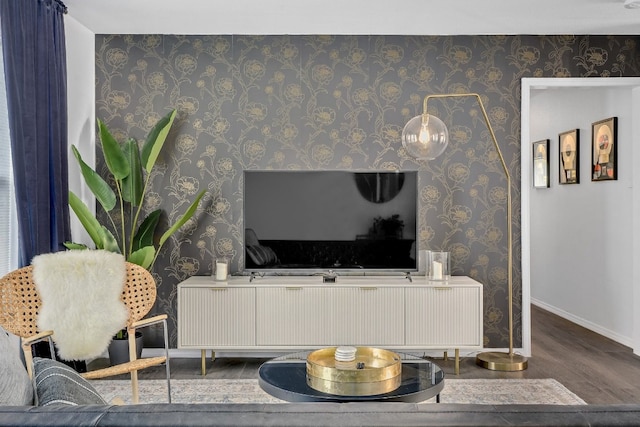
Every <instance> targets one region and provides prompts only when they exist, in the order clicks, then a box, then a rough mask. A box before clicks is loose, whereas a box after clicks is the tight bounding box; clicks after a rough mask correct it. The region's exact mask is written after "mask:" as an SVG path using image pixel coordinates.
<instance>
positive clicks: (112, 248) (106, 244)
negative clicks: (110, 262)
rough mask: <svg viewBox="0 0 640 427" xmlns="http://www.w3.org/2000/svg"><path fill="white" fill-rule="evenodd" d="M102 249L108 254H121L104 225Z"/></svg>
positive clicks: (113, 238)
mask: <svg viewBox="0 0 640 427" xmlns="http://www.w3.org/2000/svg"><path fill="white" fill-rule="evenodd" d="M102 248H103V249H104V250H106V251H109V252H115V253H118V254H121V253H122V251H121V250H120V246H118V241H117V240H116V238H115V237H114V236H113V234H111V232H110V231H109V230H108V229H107V227H105V226H104V225H103V226H102Z"/></svg>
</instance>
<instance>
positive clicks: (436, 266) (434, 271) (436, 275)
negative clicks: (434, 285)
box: [431, 261, 442, 280]
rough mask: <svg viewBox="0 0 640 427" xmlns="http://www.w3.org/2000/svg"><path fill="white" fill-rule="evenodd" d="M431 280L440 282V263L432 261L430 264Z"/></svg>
mask: <svg viewBox="0 0 640 427" xmlns="http://www.w3.org/2000/svg"><path fill="white" fill-rule="evenodd" d="M431 278H432V279H433V280H442V263H441V262H438V261H433V263H431Z"/></svg>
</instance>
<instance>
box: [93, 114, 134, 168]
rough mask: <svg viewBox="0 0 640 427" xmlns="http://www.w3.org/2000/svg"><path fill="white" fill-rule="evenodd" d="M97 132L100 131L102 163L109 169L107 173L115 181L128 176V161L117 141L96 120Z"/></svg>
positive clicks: (99, 121)
mask: <svg viewBox="0 0 640 427" xmlns="http://www.w3.org/2000/svg"><path fill="white" fill-rule="evenodd" d="M98 130H99V131H100V141H101V142H102V153H103V154H104V161H105V163H106V164H107V167H108V168H109V172H111V174H112V175H113V177H114V178H115V179H117V180H121V179H123V178H124V177H126V176H127V175H129V161H128V159H127V158H126V157H125V155H124V153H123V152H122V149H121V148H120V144H118V141H116V139H115V138H114V137H113V135H111V133H110V132H109V129H107V127H106V126H105V124H104V123H102V121H101V120H100V119H98Z"/></svg>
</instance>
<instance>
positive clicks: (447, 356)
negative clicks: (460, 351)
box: [442, 351, 449, 362]
mask: <svg viewBox="0 0 640 427" xmlns="http://www.w3.org/2000/svg"><path fill="white" fill-rule="evenodd" d="M442 360H444V361H445V362H446V361H447V360H449V355H448V354H447V352H446V351H445V352H444V356H443V357H442Z"/></svg>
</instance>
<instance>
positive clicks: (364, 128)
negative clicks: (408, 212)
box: [96, 35, 640, 347]
mask: <svg viewBox="0 0 640 427" xmlns="http://www.w3.org/2000/svg"><path fill="white" fill-rule="evenodd" d="M639 42H640V37H639V36H331V35H317V36H316V35H310V36H287V35H282V36H181V35H97V36H96V110H97V115H98V117H99V118H100V119H102V120H103V121H104V122H105V123H106V124H107V126H108V127H109V128H110V129H111V130H112V131H113V132H114V134H115V135H116V137H117V138H118V139H119V140H121V141H123V140H124V139H125V137H128V136H132V137H135V138H137V139H138V140H139V141H143V140H144V137H145V135H146V134H147V132H148V131H149V130H150V129H151V127H152V126H153V125H154V124H155V122H156V121H157V120H158V119H159V118H160V117H161V116H163V115H164V114H165V113H166V112H167V111H168V110H170V109H172V108H177V109H178V110H179V116H178V118H177V119H176V123H175V124H174V127H173V131H172V133H171V135H170V138H169V141H168V143H167V144H166V145H165V148H164V151H163V153H162V154H161V159H160V160H159V164H158V165H157V167H156V170H155V171H154V176H153V180H152V182H153V189H152V191H151V193H150V196H151V197H149V200H148V201H147V206H146V207H145V209H146V210H147V211H151V210H153V209H155V208H157V207H162V208H163V209H164V212H165V213H166V218H165V221H166V220H167V219H171V220H173V219H175V218H177V217H178V216H179V215H181V214H182V212H184V210H185V209H186V207H187V206H188V204H189V203H190V201H191V200H193V198H194V196H195V195H196V193H197V192H198V191H199V190H201V189H206V190H207V192H208V194H207V196H206V199H205V200H204V201H203V203H202V204H201V207H200V209H199V210H198V212H197V214H196V215H195V216H194V218H193V219H192V220H191V221H190V222H189V223H188V224H187V225H186V226H185V227H184V228H183V230H182V232H181V233H177V234H175V235H174V236H173V238H172V240H171V241H170V242H168V244H165V246H164V248H163V251H162V254H161V256H160V258H159V259H158V262H157V263H156V265H155V268H154V275H155V277H156V279H157V281H158V289H159V292H158V302H157V306H156V309H157V310H158V311H160V312H167V313H169V315H170V332H171V343H172V346H175V345H176V342H177V341H176V328H175V322H176V317H177V313H176V289H177V286H176V285H177V283H178V282H180V281H182V280H185V279H186V278H188V277H189V276H191V275H195V274H209V273H210V272H211V265H212V259H213V256H226V257H228V258H230V259H231V268H230V269H231V271H232V272H237V271H238V270H240V269H241V266H242V265H243V257H244V251H243V228H244V227H243V218H242V208H243V194H242V190H243V182H242V178H243V171H244V170H247V169H295V170H315V169H339V170H350V169H352V170H387V169H391V170H395V169H400V170H418V171H419V200H418V203H419V217H418V233H419V242H420V243H419V248H420V249H434V250H448V251H451V253H452V269H453V274H456V275H468V276H471V277H473V278H474V279H476V280H478V281H480V282H482V283H483V284H484V285H485V287H484V309H485V314H484V318H485V321H484V334H485V345H486V346H487V347H506V346H508V319H507V316H508V311H507V295H506V290H507V247H508V246H507V242H508V238H507V227H506V223H507V221H506V203H507V188H506V180H505V177H504V173H503V170H502V167H501V164H500V162H499V158H498V155H497V152H496V151H495V150H494V148H493V144H492V142H491V140H490V138H489V134H488V131H487V128H486V126H485V125H484V121H483V119H482V114H481V111H480V109H479V108H478V105H477V104H476V103H475V101H474V100H473V99H472V98H462V99H449V100H431V101H429V111H430V113H432V114H436V115H438V116H439V117H440V118H441V119H442V120H443V121H444V122H445V123H446V124H447V125H448V126H449V130H450V135H451V143H450V145H449V147H448V148H447V150H446V151H445V153H444V154H443V155H442V156H441V157H439V158H438V159H437V160H435V161H430V162H418V161H415V160H414V159H412V158H410V157H409V156H408V155H407V153H406V152H405V150H404V149H403V147H402V144H401V140H400V135H401V132H402V128H403V127H404V124H405V123H406V122H407V121H408V120H409V119H410V118H411V117H413V116H416V115H418V114H420V112H421V111H422V103H423V98H424V96H425V95H428V94H439V93H463V92H477V93H478V94H480V96H481V98H482V100H483V103H484V105H485V107H486V110H487V113H488V115H489V118H490V120H491V123H492V126H493V128H494V131H495V135H496V138H497V140H498V142H499V145H500V149H501V151H502V154H503V156H504V159H505V162H506V164H507V167H508V168H509V171H510V174H511V176H512V183H511V192H512V210H513V221H512V227H513V249H514V261H513V284H514V333H515V335H514V345H515V346H516V347H518V346H521V345H522V327H521V326H522V325H521V305H520V301H521V279H522V278H521V269H520V266H521V257H520V254H521V251H520V174H521V171H520V79H521V78H522V77H591V76H598V77H603V76H604V77H621V76H627V77H628V76H640V55H639V52H638V47H637V44H638V43H639ZM97 155H98V162H99V167H100V161H101V151H100V148H98V149H97ZM101 167H104V165H102V166H101Z"/></svg>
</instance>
